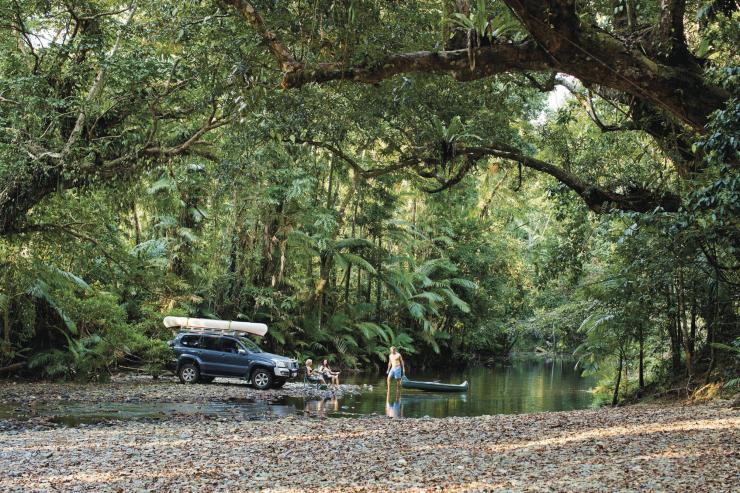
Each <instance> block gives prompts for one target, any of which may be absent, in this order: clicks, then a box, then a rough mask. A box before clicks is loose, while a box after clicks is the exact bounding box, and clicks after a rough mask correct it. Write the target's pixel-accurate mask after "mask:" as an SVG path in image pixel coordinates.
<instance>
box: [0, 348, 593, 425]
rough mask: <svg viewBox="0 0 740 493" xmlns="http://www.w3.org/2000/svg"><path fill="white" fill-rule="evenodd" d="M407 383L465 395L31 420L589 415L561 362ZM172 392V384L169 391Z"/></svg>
mask: <svg viewBox="0 0 740 493" xmlns="http://www.w3.org/2000/svg"><path fill="white" fill-rule="evenodd" d="M408 377H409V378H410V379H412V380H430V381H435V380H438V381H441V382H448V383H461V382H463V381H465V380H467V381H468V383H469V389H468V391H467V392H464V393H434V392H424V391H420V390H406V389H401V391H400V392H397V391H396V386H395V383H394V384H393V385H392V388H391V391H390V392H388V389H387V387H386V381H385V376H384V375H358V374H351V373H349V374H343V378H342V382H343V383H352V384H359V385H364V386H365V387H364V392H362V393H361V394H359V395H352V396H345V397H342V398H336V397H331V396H330V392H327V395H329V397H328V398H325V399H318V400H317V399H303V398H281V399H277V400H275V401H263V400H248V399H244V400H243V401H229V402H207V403H178V402H174V403H167V402H132V403H122V402H110V403H85V402H73V401H60V402H57V403H45V404H41V405H39V406H34V410H33V415H38V416H49V417H52V418H53V420H54V421H57V422H60V423H63V424H66V425H69V426H76V425H79V424H85V423H96V422H100V421H105V420H110V419H115V420H127V419H139V418H151V419H162V418H166V417H172V416H178V415H180V416H188V415H210V416H225V417H230V416H231V417H234V418H237V417H238V418H241V419H267V420H269V419H275V418H279V417H282V416H291V415H299V416H309V417H316V416H320V417H331V418H353V417H362V416H368V415H383V414H385V415H387V416H390V417H395V418H401V417H406V418H418V417H424V416H430V417H445V416H480V415H484V414H518V413H529V412H539V411H568V410H571V409H582V408H587V407H592V406H593V405H594V404H595V400H594V396H593V394H592V393H591V392H590V389H591V387H592V386H593V385H594V382H593V380H592V379H589V378H583V377H581V375H580V374H579V373H578V372H576V371H574V370H573V362H572V361H567V360H555V361H544V360H530V361H526V360H518V361H514V362H512V363H511V365H509V366H500V367H496V368H473V369H469V370H466V371H463V372H453V373H449V374H447V373H443V372H426V373H419V372H411V373H409V374H408ZM173 385H176V384H173ZM17 407H18V405H15V404H8V405H3V404H2V403H0V421H2V420H3V419H8V418H16V419H27V418H29V417H31V414H30V411H29V409H25V410H24V409H17Z"/></svg>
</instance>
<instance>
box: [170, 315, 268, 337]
mask: <svg viewBox="0 0 740 493" xmlns="http://www.w3.org/2000/svg"><path fill="white" fill-rule="evenodd" d="M163 322H164V326H165V327H171V328H176V327H179V328H180V330H187V331H190V332H198V333H206V332H212V333H215V334H229V335H246V334H254V335H258V336H264V335H265V334H267V325H265V324H260V323H255V322H236V321H233V320H212V319H208V318H189V317H165V318H164V321H163Z"/></svg>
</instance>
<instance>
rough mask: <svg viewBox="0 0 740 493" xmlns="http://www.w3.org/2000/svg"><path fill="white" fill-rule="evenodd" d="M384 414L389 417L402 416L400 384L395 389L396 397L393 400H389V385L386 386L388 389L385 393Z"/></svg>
mask: <svg viewBox="0 0 740 493" xmlns="http://www.w3.org/2000/svg"><path fill="white" fill-rule="evenodd" d="M385 415H386V416H388V417H389V418H401V417H403V409H402V407H401V388H400V386H398V388H397V389H396V397H395V399H394V400H393V401H391V386H390V385H389V386H388V390H386V393H385Z"/></svg>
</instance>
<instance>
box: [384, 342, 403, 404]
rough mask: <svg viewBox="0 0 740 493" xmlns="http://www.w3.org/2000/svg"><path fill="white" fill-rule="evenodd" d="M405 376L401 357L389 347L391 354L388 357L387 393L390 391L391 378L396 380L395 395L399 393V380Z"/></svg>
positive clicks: (392, 347) (393, 348) (394, 349)
mask: <svg viewBox="0 0 740 493" xmlns="http://www.w3.org/2000/svg"><path fill="white" fill-rule="evenodd" d="M404 375H406V366H405V365H404V362H403V356H401V353H399V352H398V351H396V348H395V347H394V346H391V352H390V354H389V355H388V380H387V384H388V393H390V391H391V378H395V379H396V394H398V392H400V391H401V378H403V376H404Z"/></svg>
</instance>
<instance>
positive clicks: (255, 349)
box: [240, 337, 262, 353]
mask: <svg viewBox="0 0 740 493" xmlns="http://www.w3.org/2000/svg"><path fill="white" fill-rule="evenodd" d="M240 340H241V342H242V344H244V347H245V348H247V351H249V352H250V353H261V352H262V350H261V349H260V347H259V346H258V345H257V344H256V343H255V342H254V341H253V340H252V339H248V338H246V337H242V338H241V339H240Z"/></svg>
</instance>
